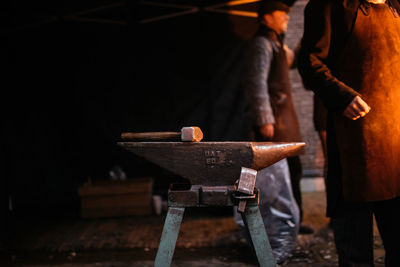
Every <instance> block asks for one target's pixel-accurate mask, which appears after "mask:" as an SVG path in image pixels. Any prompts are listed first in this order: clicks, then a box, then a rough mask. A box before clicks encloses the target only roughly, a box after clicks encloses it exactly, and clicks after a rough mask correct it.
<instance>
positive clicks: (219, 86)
mask: <svg viewBox="0 0 400 267" xmlns="http://www.w3.org/2000/svg"><path fill="white" fill-rule="evenodd" d="M160 2H163V3H168V4H178V5H188V6H191V7H192V8H193V7H197V8H198V11H197V12H193V13H191V14H186V15H182V16H177V17H173V18H168V19H163V20H157V21H153V22H149V23H144V22H146V21H145V20H146V19H150V18H154V17H158V16H161V15H166V14H172V13H176V12H182V11H185V10H186V11H187V10H190V8H187V9H184V8H177V7H165V6H164V7H160V6H150V5H145V4H143V3H142V2H137V1H125V2H121V1H118V2H117V1H27V0H26V1H8V2H3V4H2V5H3V7H2V8H1V12H2V13H3V14H2V16H1V17H2V18H3V19H2V29H1V30H2V35H3V36H4V37H5V40H4V42H3V43H4V44H6V48H5V49H3V50H2V51H3V53H2V54H3V57H2V58H3V59H4V60H2V63H3V64H4V65H5V68H4V69H5V71H3V73H2V74H3V75H2V76H3V77H2V80H3V83H2V88H3V90H2V95H3V97H2V98H1V99H2V105H1V106H2V108H1V109H2V110H1V117H2V131H1V156H2V160H1V188H2V189H1V191H2V192H1V196H2V202H1V203H2V207H3V210H4V211H5V213H8V210H9V207H10V205H11V206H12V210H13V213H14V214H18V213H20V214H25V213H33V214H39V213H48V212H49V211H51V212H52V213H53V214H54V213H57V212H59V213H64V212H66V211H67V210H71V211H72V212H76V211H77V210H78V208H79V197H78V195H77V188H78V187H79V186H80V185H82V184H83V183H84V182H86V181H87V180H88V179H89V177H90V179H92V180H106V179H109V174H108V172H109V171H110V169H111V168H112V167H113V166H115V165H118V166H120V167H121V168H122V169H123V170H124V171H125V172H126V174H127V176H128V178H130V179H134V178H137V177H143V176H152V177H154V178H155V190H156V191H160V192H163V191H166V189H167V186H168V183H169V178H171V177H170V176H171V174H168V173H166V172H164V171H162V170H160V169H159V168H158V167H157V166H154V165H152V164H150V163H148V162H146V161H144V160H142V159H140V158H138V157H136V156H135V155H133V154H132V153H130V152H127V151H125V150H123V149H121V148H119V147H118V146H117V144H116V142H117V141H118V139H119V136H120V134H121V132H123V131H179V129H180V128H181V127H183V126H191V125H196V126H199V127H201V129H202V130H203V133H204V136H205V138H204V140H205V141H211V140H219V141H222V140H231V141H238V140H245V139H246V138H247V120H246V116H245V112H244V103H243V95H242V92H241V88H240V83H239V81H240V75H241V57H242V51H243V49H244V47H245V44H246V40H248V39H249V38H250V37H251V36H252V35H253V33H254V32H255V30H256V29H257V22H256V19H255V18H249V17H241V16H229V15H227V14H224V13H217V12H209V11H207V10H206V9H205V8H206V7H208V6H210V5H214V4H217V3H219V2H224V1H211V0H210V1H200V0H198V1H195V0H193V1H174V0H170V1H160ZM257 6H258V3H251V4H244V5H239V6H234V7H231V8H232V9H235V10H245V11H256V10H257ZM220 9H221V10H227V9H229V8H227V7H221V8H220ZM4 69H3V70H4ZM10 200H11V201H10Z"/></svg>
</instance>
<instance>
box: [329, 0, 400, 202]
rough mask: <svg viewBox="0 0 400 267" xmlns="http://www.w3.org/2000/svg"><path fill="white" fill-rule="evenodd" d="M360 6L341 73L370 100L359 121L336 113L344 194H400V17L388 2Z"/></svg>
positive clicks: (374, 197)
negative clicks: (366, 111)
mask: <svg viewBox="0 0 400 267" xmlns="http://www.w3.org/2000/svg"><path fill="white" fill-rule="evenodd" d="M367 9H368V12H367V13H366V12H363V10H361V9H359V10H358V13H357V17H356V22H355V25H354V28H353V31H352V34H351V35H350V37H349V39H348V41H347V44H346V46H345V48H344V50H343V53H342V54H341V56H340V58H339V60H338V62H337V69H338V78H339V80H341V81H343V82H344V83H345V84H347V85H348V86H350V87H351V88H353V89H354V90H356V91H357V92H359V93H361V96H362V98H363V99H364V100H365V101H366V102H367V103H368V104H369V105H370V106H371V108H372V109H371V111H370V113H369V114H367V116H365V117H364V118H361V119H359V120H356V121H352V120H350V119H347V118H345V117H344V116H342V115H341V114H337V115H336V116H335V128H336V138H337V140H336V141H337V145H338V149H339V151H338V152H339V159H340V163H341V166H342V182H343V194H344V198H345V200H349V201H379V200H385V199H391V198H394V197H396V196H399V195H400V75H399V71H400V19H399V18H396V17H395V16H394V14H393V12H392V11H391V9H390V8H389V7H388V6H387V5H385V4H370V5H368V7H367Z"/></svg>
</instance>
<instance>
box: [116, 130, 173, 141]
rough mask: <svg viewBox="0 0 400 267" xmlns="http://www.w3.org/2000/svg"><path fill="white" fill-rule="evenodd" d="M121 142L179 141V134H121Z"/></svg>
mask: <svg viewBox="0 0 400 267" xmlns="http://www.w3.org/2000/svg"><path fill="white" fill-rule="evenodd" d="M121 138H122V139H123V140H133V141H153V140H179V141H180V140H181V133H180V132H147V133H131V132H125V133H121Z"/></svg>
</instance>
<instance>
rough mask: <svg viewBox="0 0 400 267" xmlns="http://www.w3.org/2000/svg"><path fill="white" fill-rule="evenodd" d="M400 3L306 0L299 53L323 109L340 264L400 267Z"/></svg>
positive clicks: (301, 68)
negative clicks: (377, 243) (379, 249)
mask: <svg viewBox="0 0 400 267" xmlns="http://www.w3.org/2000/svg"><path fill="white" fill-rule="evenodd" d="M399 13H400V3H399V1H398V0H342V1H337V0H310V1H309V2H308V4H307V6H306V9H305V12H304V35H303V38H302V43H301V49H300V52H299V58H298V68H299V71H300V74H301V76H302V78H303V82H304V83H305V84H306V85H307V86H308V87H309V88H310V89H311V90H313V91H314V92H315V94H316V95H317V96H318V97H319V98H320V99H321V100H322V101H323V103H324V105H325V107H326V108H327V109H328V115H327V116H328V117H327V145H328V147H327V148H328V177H327V215H328V216H329V217H331V225H332V229H333V232H334V236H335V244H336V249H337V252H338V255H339V266H374V255H373V246H374V239H373V218H374V217H375V220H376V222H377V226H378V229H379V232H380V235H381V238H382V241H383V246H384V248H385V252H386V255H385V266H400V253H399V245H398V243H399V240H400V227H399V221H398V218H399V211H400V105H399V99H400V75H399V71H400V15H399Z"/></svg>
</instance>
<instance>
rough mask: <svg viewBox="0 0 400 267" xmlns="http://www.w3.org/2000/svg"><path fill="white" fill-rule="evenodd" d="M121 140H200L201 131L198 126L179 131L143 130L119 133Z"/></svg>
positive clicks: (201, 137)
mask: <svg viewBox="0 0 400 267" xmlns="http://www.w3.org/2000/svg"><path fill="white" fill-rule="evenodd" d="M121 138H122V140H130V141H161V140H179V141H182V142H200V141H201V140H202V139H203V132H202V131H201V129H200V128H199V127H196V126H191V127H183V128H182V129H181V131H180V132H145V133H131V132H126V133H122V134H121Z"/></svg>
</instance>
